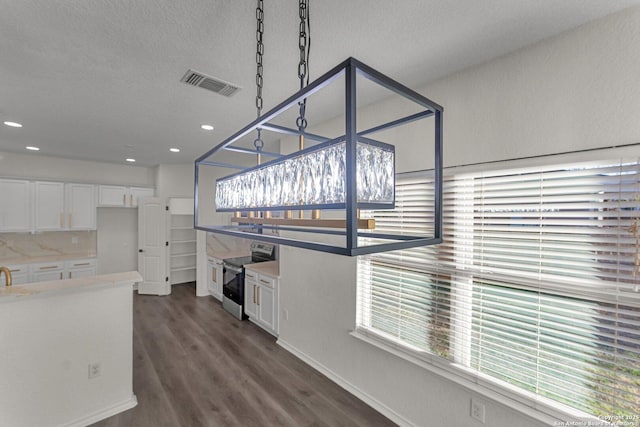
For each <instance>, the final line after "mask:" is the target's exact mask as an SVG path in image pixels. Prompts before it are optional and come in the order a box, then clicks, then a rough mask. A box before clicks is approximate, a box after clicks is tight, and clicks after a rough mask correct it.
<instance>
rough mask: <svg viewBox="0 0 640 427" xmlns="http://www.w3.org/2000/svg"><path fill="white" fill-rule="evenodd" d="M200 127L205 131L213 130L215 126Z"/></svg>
mask: <svg viewBox="0 0 640 427" xmlns="http://www.w3.org/2000/svg"><path fill="white" fill-rule="evenodd" d="M200 127H201V128H202V129H204V130H213V126H211V125H202V126H200Z"/></svg>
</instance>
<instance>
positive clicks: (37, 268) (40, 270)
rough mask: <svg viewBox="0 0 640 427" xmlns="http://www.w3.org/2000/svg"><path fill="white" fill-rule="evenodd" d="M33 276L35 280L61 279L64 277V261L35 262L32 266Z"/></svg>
mask: <svg viewBox="0 0 640 427" xmlns="http://www.w3.org/2000/svg"><path fill="white" fill-rule="evenodd" d="M31 277H32V279H33V281H34V282H44V281H47V280H60V279H62V278H64V264H63V263H55V262H52V263H45V264H34V265H32V266H31Z"/></svg>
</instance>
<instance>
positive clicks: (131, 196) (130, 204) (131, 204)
mask: <svg viewBox="0 0 640 427" xmlns="http://www.w3.org/2000/svg"><path fill="white" fill-rule="evenodd" d="M129 206H133V194H130V195H129Z"/></svg>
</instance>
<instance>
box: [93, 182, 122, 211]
mask: <svg viewBox="0 0 640 427" xmlns="http://www.w3.org/2000/svg"><path fill="white" fill-rule="evenodd" d="M127 194H128V192H127V187H122V186H119V185H100V186H98V204H99V205H100V206H126V205H127Z"/></svg>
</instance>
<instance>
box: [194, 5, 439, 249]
mask: <svg viewBox="0 0 640 427" xmlns="http://www.w3.org/2000/svg"><path fill="white" fill-rule="evenodd" d="M308 6H309V5H308V0H299V16H300V31H299V35H300V36H299V43H298V45H299V50H300V61H299V64H298V78H299V79H300V90H299V91H298V92H296V93H295V94H293V95H292V96H290V97H289V98H287V99H286V100H285V101H283V102H281V103H280V104H278V105H277V106H276V107H274V108H272V109H271V110H269V111H268V112H267V113H265V114H262V83H263V75H262V69H263V66H262V55H263V53H264V45H263V43H262V36H263V33H262V30H261V29H263V28H264V9H263V3H262V1H261V0H258V7H257V11H256V17H257V21H258V24H257V28H258V31H257V42H258V44H257V54H256V61H257V75H256V84H257V95H256V107H257V113H258V117H257V118H256V119H255V120H254V121H253V122H251V123H250V124H248V125H247V126H245V127H244V128H242V129H241V130H239V131H238V132H236V133H235V134H233V135H232V136H230V137H229V138H227V139H226V140H224V141H223V142H221V143H220V144H219V145H217V146H216V147H214V148H213V149H211V150H209V151H208V152H206V153H205V154H203V155H202V156H200V157H199V158H198V159H197V160H196V161H195V226H196V228H197V229H201V230H205V231H210V232H214V233H221V234H227V235H232V236H239V237H248V238H251V239H254V240H263V241H268V242H272V243H279V244H284V245H290V246H295V247H301V248H305V249H311V250H318V251H323V252H330V253H335V254H340V255H349V256H355V255H364V254H370V253H376V252H383V251H390V250H397V249H405V248H411V247H417V246H426V245H431V244H437V243H440V242H441V241H442V239H441V228H442V201H441V198H442V119H443V117H442V115H443V109H442V107H441V106H439V105H438V104H436V103H435V102H433V101H431V100H429V99H428V98H426V97H424V96H422V95H420V94H418V93H417V92H414V91H413V90H411V89H409V88H407V87H405V86H403V85H402V84H400V83H398V82H396V81H394V80H392V79H390V78H389V77H387V76H385V75H383V74H381V73H379V72H378V71H376V70H374V69H372V68H371V67H369V66H367V65H365V64H363V63H361V62H360V61H358V60H356V59H355V58H348V59H346V60H345V61H343V62H342V63H340V64H338V65H337V66H335V67H334V68H332V69H331V70H329V71H328V72H326V73H325V74H324V75H322V76H321V77H319V78H318V79H316V80H315V81H313V82H311V83H309V51H310V37H309V27H310V25H309V7H308ZM363 78H364V79H366V81H367V82H372V83H374V84H375V85H376V86H378V87H380V88H383V89H386V90H387V91H388V93H389V94H390V95H393V96H396V97H399V98H400V99H402V100H403V102H404V103H408V104H410V105H411V108H412V111H415V110H416V109H417V111H415V112H412V113H411V114H409V115H403V116H401V117H399V118H394V119H392V120H384V122H383V123H379V124H377V125H375V126H372V127H369V128H367V129H363V130H358V128H357V126H356V121H357V118H358V110H357V99H356V98H357V95H358V91H357V82H358V81H359V80H361V79H363ZM339 81H343V82H344V87H343V90H342V91H341V92H343V96H341V98H342V102H340V101H338V103H337V105H336V110H341V109H342V108H344V110H343V111H344V114H343V118H344V122H343V123H344V130H343V132H339V135H338V136H323V135H321V134H319V133H311V132H308V130H307V128H308V117H307V114H306V108H307V101H308V99H309V98H310V97H311V96H314V95H316V94H320V93H321V92H322V91H323V90H325V91H327V90H328V89H327V88H328V87H329V86H332V87H333V86H335V84H337V82H339ZM332 84H334V85H332ZM296 106H297V113H298V114H297V118H296V123H295V125H296V126H295V127H290V126H287V125H286V121H285V125H283V124H281V122H280V121H281V120H282V119H283V118H286V117H289V116H290V113H291V112H292V109H293V108H295V107H296ZM314 111H315V110H314ZM423 119H429V120H432V121H433V123H432V124H431V125H430V127H427V129H431V132H432V133H431V135H432V137H429V135H428V134H427V133H426V132H424V133H423V134H420V135H418V136H416V138H415V139H416V140H415V141H412V143H420V142H424V140H425V139H427V140H428V139H431V141H432V144H433V151H432V159H431V160H432V166H433V169H434V184H433V189H432V190H433V195H434V196H433V197H434V207H435V209H434V214H433V222H432V224H427V225H426V226H425V227H422V228H423V229H424V230H427V231H426V232H424V231H423V232H421V233H417V234H412V235H409V234H406V233H403V234H393V233H390V232H388V231H380V230H376V229H375V220H374V219H372V218H367V216H370V215H367V214H366V213H365V211H368V210H393V209H394V208H395V174H396V161H397V159H396V149H395V146H394V144H390V143H388V142H384V141H381V140H379V139H374V138H373V136H374V135H376V134H380V133H385V132H387V134H388V133H389V131H391V133H393V131H396V130H397V128H401V127H402V126H406V125H409V124H413V123H415V122H418V121H422V120H423ZM253 131H256V132H257V135H258V137H257V138H256V139H255V140H254V141H253V148H252V149H250V148H246V146H242V141H246V138H247V136H248V135H250V134H251V132H253ZM265 132H267V133H269V135H271V136H272V137H274V138H276V137H279V138H281V139H282V138H291V137H295V138H297V140H298V150H297V151H295V152H293V153H291V154H288V155H280V154H279V153H273V152H266V151H264V150H263V147H264V141H263V140H262V136H263V135H264V134H265ZM306 141H311V143H312V144H315V145H310V146H308V147H305V142H306ZM394 142H395V141H394ZM225 151H235V152H240V153H253V154H257V158H258V161H257V165H255V166H251V167H244V166H240V165H235V164H228V163H223V162H219V161H216V160H215V156H216V154H220V153H221V152H225ZM263 156H269V157H275V159H273V160H270V161H268V162H266V163H262V161H261V160H262V157H263ZM220 167H224V168H235V169H239V170H240V172H238V173H234V174H232V175H228V176H225V177H223V178H219V179H217V180H216V183H215V188H212V187H211V182H210V181H209V180H207V182H206V183H204V182H201V178H200V177H201V176H203V175H204V170H207V176H208V175H209V173H210V170H209V169H210V168H220ZM424 169H426V168H424ZM213 191H215V196H213V195H212V194H211V193H212V192H213ZM201 192H203V194H205V193H204V192H206V193H209V195H206V196H203V194H200V193H201ZM202 197H207V198H210V197H214V199H215V209H216V211H218V212H234V213H235V215H234V216H233V217H232V219H231V221H232V223H231V224H230V225H212V224H205V223H204V221H202V223H201V217H209V215H206V214H202V215H201V213H200V212H199V205H200V203H199V201H200V199H201V198H202ZM294 209H295V210H299V211H298V213H297V215H294V214H293V210H294ZM320 211H327V212H328V214H327V215H326V217H325V218H323V219H320V213H319V212H320ZM305 212H306V213H305ZM294 216H296V218H294ZM336 241H341V242H342V244H337V243H336Z"/></svg>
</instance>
